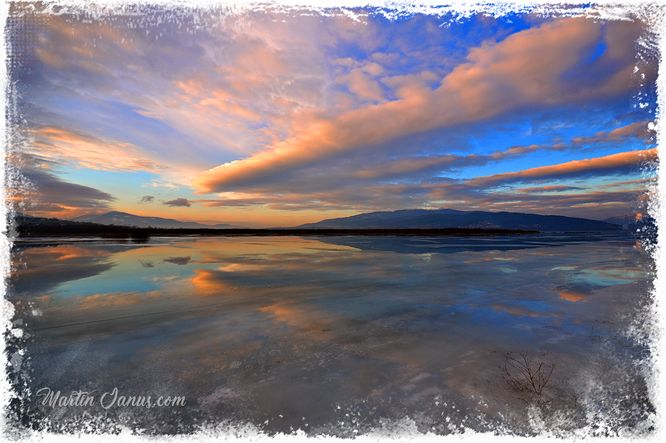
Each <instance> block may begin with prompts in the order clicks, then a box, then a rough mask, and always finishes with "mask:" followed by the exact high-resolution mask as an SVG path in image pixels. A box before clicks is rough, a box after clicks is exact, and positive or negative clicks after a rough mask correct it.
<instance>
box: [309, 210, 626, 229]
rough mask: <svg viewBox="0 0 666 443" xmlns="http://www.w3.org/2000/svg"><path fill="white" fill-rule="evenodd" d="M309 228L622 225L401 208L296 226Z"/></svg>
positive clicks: (619, 227)
mask: <svg viewBox="0 0 666 443" xmlns="http://www.w3.org/2000/svg"><path fill="white" fill-rule="evenodd" d="M299 228H308V229H323V228H327V229H370V228H374V229H379V228H383V229H426V228H429V229H442V228H483V229H526V230H538V231H569V232H570V231H617V230H620V229H622V227H621V226H618V225H615V224H611V223H606V222H602V221H597V220H589V219H585V218H574V217H564V216H560V215H537V214H523V213H519V212H486V211H456V210H453V209H435V210H427V209H403V210H399V211H386V212H370V213H366V214H359V215H353V216H351V217H344V218H333V219H328V220H323V221H320V222H317V223H308V224H304V225H301V226H299Z"/></svg>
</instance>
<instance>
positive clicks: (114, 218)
mask: <svg viewBox="0 0 666 443" xmlns="http://www.w3.org/2000/svg"><path fill="white" fill-rule="evenodd" d="M72 220H73V221H78V222H89V223H97V224H100V225H116V226H136V227H140V228H148V227H151V228H171V229H174V228H187V229H202V228H216V229H225V228H234V227H235V226H233V225H225V224H222V223H220V224H216V225H204V224H202V223H197V222H182V221H178V220H173V219H170V218H162V217H144V216H141V215H134V214H128V213H127V212H120V211H111V212H106V213H104V214H90V215H82V216H80V217H76V218H73V219H72Z"/></svg>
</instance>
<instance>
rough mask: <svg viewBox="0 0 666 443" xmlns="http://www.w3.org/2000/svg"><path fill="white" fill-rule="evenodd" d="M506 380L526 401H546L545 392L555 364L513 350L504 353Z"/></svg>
mask: <svg viewBox="0 0 666 443" xmlns="http://www.w3.org/2000/svg"><path fill="white" fill-rule="evenodd" d="M503 369H504V380H505V381H506V383H507V385H508V386H509V387H510V388H511V389H512V390H514V391H516V392H518V393H520V394H521V395H522V399H523V400H525V401H528V402H530V401H537V402H538V403H546V402H548V401H549V398H548V396H547V395H546V393H545V390H546V387H547V386H548V383H549V382H550V379H551V376H552V375H553V370H554V369H555V365H554V364H552V363H547V362H544V361H542V360H536V359H531V358H530V357H529V356H528V355H527V353H526V352H521V353H520V354H518V355H517V356H515V355H514V354H513V353H511V352H507V353H506V354H505V355H504V368H503Z"/></svg>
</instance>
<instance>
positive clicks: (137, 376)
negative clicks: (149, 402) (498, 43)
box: [10, 236, 651, 434]
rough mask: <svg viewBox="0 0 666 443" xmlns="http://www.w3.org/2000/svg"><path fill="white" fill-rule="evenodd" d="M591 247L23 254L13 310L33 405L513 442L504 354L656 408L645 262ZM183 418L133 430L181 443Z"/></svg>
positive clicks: (145, 247)
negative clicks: (134, 406) (462, 434)
mask: <svg viewBox="0 0 666 443" xmlns="http://www.w3.org/2000/svg"><path fill="white" fill-rule="evenodd" d="M584 240H585V239H584V238H573V237H552V238H546V237H539V236H530V237H529V238H515V237H514V238H476V239H462V238H461V239H455V238H446V239H436V238H435V239H433V238H417V237H411V238H399V237H393V238H378V237H377V238H363V237H347V238H345V237H335V238H325V239H313V238H287V237H280V238H253V237H246V238H201V239H198V238H197V239H192V238H188V239H183V238H180V239H154V240H152V241H150V242H148V243H145V244H142V245H123V244H113V243H109V242H91V243H78V244H68V243H63V244H60V245H55V246H48V247H41V246H38V245H25V244H24V245H19V247H17V248H16V250H15V251H14V257H13V259H14V262H15V266H14V269H15V270H14V272H13V274H12V277H11V286H10V297H11V298H12V299H13V300H14V301H15V302H16V303H17V305H18V308H19V315H20V316H21V317H22V318H23V320H24V323H23V324H24V326H25V328H26V331H27V332H28V333H29V334H30V336H31V337H32V339H31V341H30V342H29V344H28V352H29V354H30V357H31V367H32V371H33V382H34V383H35V385H34V386H35V388H38V387H40V386H49V387H51V388H52V389H61V390H63V391H67V390H73V389H81V388H82V387H86V388H89V389H99V390H105V389H108V388H112V387H115V386H118V388H119V389H124V390H125V391H129V392H138V393H142V392H148V393H153V395H157V394H158V393H166V394H168V395H185V396H186V397H187V400H188V405H189V407H188V408H187V410H185V411H183V410H180V411H177V413H178V414H179V415H178V417H177V420H176V422H177V423H178V426H185V427H187V426H193V425H195V424H196V423H200V422H201V421H202V420H203V421H205V420H211V421H213V422H219V421H220V420H222V419H227V418H228V419H237V420H242V421H250V422H252V423H254V424H256V425H258V426H260V427H263V428H265V429H267V430H280V431H289V430H290V429H297V428H301V429H304V430H306V431H308V432H319V431H322V432H323V431H326V432H336V433H343V434H344V432H343V431H342V428H341V427H340V426H339V422H340V420H343V421H344V420H352V418H354V417H355V418H354V420H356V421H357V423H356V426H358V427H361V428H363V426H365V427H366V428H367V427H371V426H373V425H376V424H377V423H379V422H381V420H382V419H384V418H390V419H396V418H403V417H406V416H409V417H412V418H414V419H418V423H419V426H422V427H424V428H423V429H426V430H427V429H431V428H434V430H435V431H436V432H444V433H445V432H449V431H450V427H449V425H448V424H446V423H445V422H444V421H443V419H442V417H443V416H449V418H450V420H452V422H451V423H453V422H455V423H457V425H461V424H463V423H464V424H466V425H468V426H472V427H475V428H477V429H484V426H487V425H488V423H490V422H492V421H500V422H502V423H504V424H505V425H506V426H509V427H511V428H514V429H520V426H521V423H524V420H523V418H522V417H524V410H523V408H524V406H525V405H524V404H523V403H521V402H520V401H517V400H516V398H515V396H514V395H512V393H511V392H509V391H508V390H507V387H506V386H505V383H503V381H502V374H501V371H499V370H498V368H499V367H500V366H501V364H502V362H503V356H504V353H506V352H517V351H528V352H532V353H537V354H543V353H546V354H547V355H548V356H549V358H550V359H552V360H553V361H554V363H555V365H556V366H555V367H556V369H555V371H554V375H553V377H554V380H555V381H554V383H559V385H557V386H559V387H561V390H562V392H568V391H567V389H568V388H567V389H565V386H569V384H571V386H573V384H578V385H580V386H584V385H585V382H586V380H590V379H592V378H594V377H597V379H598V383H599V385H598V386H597V388H595V389H598V391H594V392H588V393H586V394H585V395H589V396H591V397H594V396H595V395H597V396H598V395H602V392H604V391H603V390H604V389H606V388H607V387H609V386H610V385H607V383H611V382H612V383H619V382H620V381H621V383H620V385H621V386H624V387H622V388H617V387H615V388H613V389H616V394H617V393H618V392H623V395H625V394H626V395H629V394H631V393H635V392H640V391H641V389H643V388H644V380H643V379H642V375H641V373H640V372H639V371H638V370H637V369H636V366H635V364H636V362H637V361H638V359H639V358H640V357H642V356H644V355H645V352H646V350H645V349H644V348H642V347H641V346H640V345H639V344H638V343H635V342H633V341H632V340H631V339H630V338H627V337H626V335H625V334H624V332H623V331H625V330H626V327H627V326H628V323H629V322H630V321H632V319H636V315H637V312H638V309H640V307H641V306H642V305H643V304H644V302H645V300H646V297H647V294H648V292H649V288H650V281H651V274H650V271H651V262H650V260H649V259H648V257H647V256H646V255H645V254H644V253H643V252H642V251H641V250H640V249H638V248H637V247H636V245H635V244H634V243H633V242H631V241H628V240H623V239H621V238H605V239H604V238H595V239H593V240H594V241H584ZM33 311H34V312H39V313H41V314H40V315H33V314H32V312H33ZM600 343H601V344H603V346H602V345H600ZM608 367H610V368H612V369H607V368H608ZM609 377H611V379H609ZM612 377H615V378H617V380H616V379H615V378H612ZM578 385H577V386H578ZM585 386H587V385H585ZM559 387H558V389H559ZM586 389H587V388H586ZM617 389H619V391H618V390H617ZM623 389H624V391H622V390H623ZM627 390H631V392H630V393H629V394H627V392H625V391H627ZM562 395H564V394H562ZM581 395H582V394H581ZM618 395H619V394H618ZM564 397H565V396H564ZM564 397H562V396H561V398H564ZM567 398H568V397H567ZM558 401H559V400H558ZM567 401H568V400H567ZM572 401H573V400H572ZM576 401H579V400H576ZM454 406H455V408H454ZM560 406H562V407H564V408H565V409H566V408H567V407H569V406H571V405H569V404H568V403H562V404H561V405H560ZM338 407H340V409H338ZM641 407H645V405H643V406H639V409H640V408H641ZM452 408H454V409H452ZM339 411H345V414H350V416H349V417H347V418H345V415H344V414H342V416H339V414H340V413H339ZM41 412H42V413H44V414H47V415H49V414H51V413H53V411H50V412H49V411H48V410H44V411H41ZM60 413H62V414H64V415H57V417H59V419H63V417H66V416H67V414H68V412H67V411H60V412H59V414H60ZM173 413H175V412H173V411H170V412H166V411H163V412H162V414H167V415H160V413H159V412H154V411H153V412H151V413H150V414H145V413H139V412H137V413H136V415H135V416H134V417H133V419H134V420H136V421H137V422H138V423H141V425H142V426H145V427H146V428H147V429H150V430H152V431H154V432H171V431H173V428H172V427H170V426H172V425H169V424H167V423H173V422H174V421H173V420H171V419H170V418H169V417H170V416H168V414H173ZM350 417H351V418H350ZM469 417H477V418H476V419H470V418H469ZM479 417H482V418H479ZM126 418H127V417H125V419H126ZM465 420H467V421H465ZM345 429H349V428H348V427H347V428H345Z"/></svg>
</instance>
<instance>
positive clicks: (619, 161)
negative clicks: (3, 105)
mask: <svg viewBox="0 0 666 443" xmlns="http://www.w3.org/2000/svg"><path fill="white" fill-rule="evenodd" d="M28 6H29V5H25V4H24V5H19V6H17V5H14V6H13V9H12V11H10V20H9V43H10V45H11V50H10V53H11V60H10V80H11V83H10V86H11V92H12V100H13V106H12V108H11V109H12V115H11V116H10V117H11V125H12V129H13V130H14V131H13V132H12V136H13V140H12V141H13V143H12V145H13V148H12V150H11V152H10V164H11V165H12V166H13V168H14V170H15V171H16V174H15V175H14V177H15V181H14V182H13V183H12V184H11V187H10V190H11V197H10V198H11V201H12V202H13V203H15V204H16V207H17V210H19V211H21V212H24V213H28V214H31V215H36V216H47V217H58V218H74V217H77V216H81V215H84V214H91V213H103V212H107V211H110V210H118V211H124V212H129V213H132V214H137V215H145V216H159V217H167V218H175V219H179V220H187V221H198V222H203V223H231V224H235V225H239V226H293V225H298V224H301V223H307V222H313V221H318V220H321V219H326V218H333V217H341V216H348V215H353V214H357V213H362V212H369V211H377V210H394V209H406V208H453V209H460V210H488V211H514V212H529V213H539V214H558V215H567V216H576V217H587V218H594V219H606V218H610V217H632V216H635V214H636V212H641V211H643V210H644V207H645V191H646V189H647V188H648V186H649V185H650V183H651V181H652V180H653V179H654V171H653V170H651V169H650V168H649V167H647V166H646V165H649V163H650V162H653V161H654V160H655V159H656V157H657V153H656V148H655V139H654V135H655V134H654V132H653V131H652V130H651V128H652V125H651V123H650V122H651V121H652V120H653V119H654V116H655V112H656V87H655V79H656V71H657V56H656V54H654V53H651V52H650V51H647V50H645V49H644V48H643V49H642V47H641V46H639V43H638V42H639V41H649V37H650V36H649V34H648V30H647V28H646V27H645V25H644V24H642V23H640V22H638V21H631V20H626V21H600V20H593V19H591V18H584V17H564V16H542V15H532V14H508V15H504V16H500V17H492V16H489V15H481V14H479V15H473V16H470V17H456V16H453V15H447V14H443V15H440V16H435V15H432V16H429V15H419V14H411V15H408V14H402V15H397V16H395V17H390V18H389V17H387V16H386V14H382V13H381V12H378V11H373V10H367V9H356V10H353V11H349V10H347V11H340V10H327V11H324V12H314V11H304V10H303V11H297V10H291V11H283V10H270V9H266V10H262V11H258V10H255V11H235V12H229V11H225V10H191V9H187V8H182V9H179V10H170V11H169V10H165V9H154V8H153V9H150V8H148V7H143V8H141V9H137V10H131V11H126V12H125V13H124V14H120V13H116V14H111V15H105V16H93V15H89V14H85V13H81V12H78V13H72V12H71V11H69V12H60V13H58V14H54V13H53V12H52V11H51V12H50V13H46V12H43V11H40V10H39V7H38V6H37V7H33V8H30V9H27V8H28Z"/></svg>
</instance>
